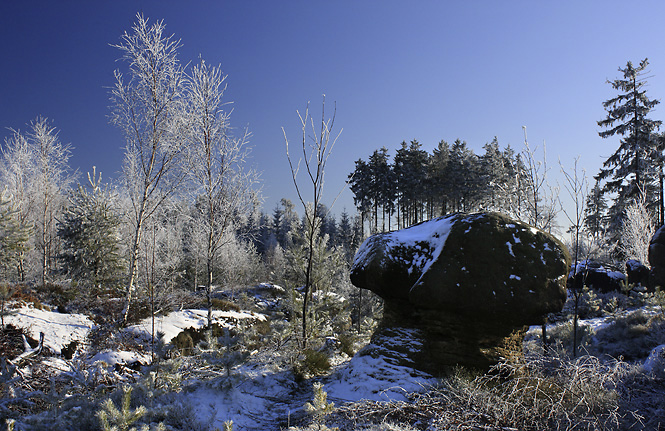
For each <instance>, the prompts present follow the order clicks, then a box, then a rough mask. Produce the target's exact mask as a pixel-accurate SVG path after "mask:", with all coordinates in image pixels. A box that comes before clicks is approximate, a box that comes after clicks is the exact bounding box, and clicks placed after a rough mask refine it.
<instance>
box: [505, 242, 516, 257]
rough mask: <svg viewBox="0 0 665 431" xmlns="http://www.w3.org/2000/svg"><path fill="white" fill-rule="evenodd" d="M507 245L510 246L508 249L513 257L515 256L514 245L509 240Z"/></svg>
mask: <svg viewBox="0 0 665 431" xmlns="http://www.w3.org/2000/svg"><path fill="white" fill-rule="evenodd" d="M506 245H507V246H508V251H509V252H510V255H511V256H512V257H515V253H513V245H512V244H511V243H510V242H507V243H506Z"/></svg>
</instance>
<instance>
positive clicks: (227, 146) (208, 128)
mask: <svg viewBox="0 0 665 431" xmlns="http://www.w3.org/2000/svg"><path fill="white" fill-rule="evenodd" d="M225 81H226V76H225V75H222V72H221V70H220V68H219V67H214V66H213V67H211V66H208V65H207V64H206V63H205V61H203V60H201V61H200V63H199V64H198V65H196V66H195V67H194V68H193V69H192V72H191V75H190V77H189V80H188V82H187V101H188V119H189V122H188V124H189V142H190V145H189V149H188V157H189V162H190V163H189V165H190V170H189V172H190V178H191V180H192V183H193V185H194V189H195V190H196V195H197V197H198V203H199V204H200V205H198V206H197V207H198V209H199V212H200V215H199V217H197V220H199V221H200V223H201V225H202V228H203V232H205V236H206V246H205V262H206V263H205V265H206V280H205V285H206V298H207V306H208V326H210V325H212V286H213V281H214V280H213V272H214V271H213V270H214V269H215V259H216V258H217V254H218V252H219V251H220V248H221V247H223V246H224V245H225V243H226V242H227V241H229V240H230V239H233V238H234V235H232V233H233V229H234V226H236V225H237V224H238V222H239V221H240V219H241V218H242V217H245V216H246V215H248V214H250V212H251V211H252V209H253V207H254V205H255V204H256V202H257V194H256V192H255V191H254V185H255V183H256V181H257V174H256V172H255V171H253V170H251V169H248V168H247V166H246V162H247V157H248V154H249V146H248V138H249V133H248V132H247V131H246V130H245V131H244V132H243V133H242V134H241V135H240V136H237V137H235V136H233V133H232V129H231V125H230V114H231V113H230V111H228V110H227V111H225V110H224V109H223V107H224V105H225V104H224V102H223V95H224V90H225V88H226V84H225Z"/></svg>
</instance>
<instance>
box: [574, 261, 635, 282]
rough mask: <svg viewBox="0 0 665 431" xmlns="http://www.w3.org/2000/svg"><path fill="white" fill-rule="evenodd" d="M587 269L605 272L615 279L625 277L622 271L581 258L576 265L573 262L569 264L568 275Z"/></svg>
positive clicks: (623, 278)
mask: <svg viewBox="0 0 665 431" xmlns="http://www.w3.org/2000/svg"><path fill="white" fill-rule="evenodd" d="M587 270H589V271H593V272H603V273H605V274H607V276H608V277H610V278H613V279H615V280H625V279H626V275H625V274H624V273H623V272H621V271H618V270H616V269H613V268H610V267H605V266H603V265H602V264H600V263H599V262H596V261H593V260H581V261H579V262H578V263H577V265H576V264H574V263H573V264H572V265H570V273H569V274H568V276H569V277H572V276H573V275H577V274H580V273H582V272H584V271H587Z"/></svg>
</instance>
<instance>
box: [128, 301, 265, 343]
mask: <svg viewBox="0 0 665 431" xmlns="http://www.w3.org/2000/svg"><path fill="white" fill-rule="evenodd" d="M241 320H250V321H251V320H254V321H257V320H258V321H263V320H266V316H264V315H263V314H258V313H248V312H238V311H219V310H213V312H212V321H213V323H218V324H219V325H221V326H223V327H232V326H235V325H236V324H237V323H238V322H239V321H241ZM207 323H208V311H207V310H191V309H190V310H181V311H174V312H172V313H169V314H168V315H167V316H158V317H155V334H157V333H163V334H164V342H165V343H170V342H171V340H172V339H174V338H175V337H176V336H177V335H178V334H179V333H181V332H182V331H183V330H185V329H187V328H195V329H200V328H203V327H205V326H206V325H207ZM127 331H129V332H131V333H133V334H135V335H136V336H137V337H145V338H148V339H149V338H150V334H152V319H151V318H149V317H148V318H146V319H143V320H142V321H141V322H140V323H138V324H136V325H132V326H129V327H128V328H127Z"/></svg>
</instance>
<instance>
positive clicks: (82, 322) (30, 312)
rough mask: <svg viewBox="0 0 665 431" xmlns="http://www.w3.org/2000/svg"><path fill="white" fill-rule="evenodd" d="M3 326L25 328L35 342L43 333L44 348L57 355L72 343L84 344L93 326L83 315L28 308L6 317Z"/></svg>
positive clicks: (20, 309) (25, 307)
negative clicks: (9, 325)
mask: <svg viewBox="0 0 665 431" xmlns="http://www.w3.org/2000/svg"><path fill="white" fill-rule="evenodd" d="M5 324H12V325H14V326H16V327H21V328H25V329H26V330H27V331H28V333H29V334H30V336H31V337H32V338H34V339H35V340H39V333H40V332H43V333H44V347H48V348H49V349H51V351H53V352H54V353H55V354H58V355H59V354H60V353H61V351H62V348H63V347H64V346H66V345H68V344H69V343H71V342H72V341H78V342H79V343H82V342H85V339H86V337H87V336H88V332H90V329H92V328H93V327H94V326H95V324H94V322H93V321H92V320H90V319H89V318H88V317H87V316H84V315H83V314H64V313H56V312H54V311H46V310H38V309H36V308H33V307H28V306H24V307H21V308H19V309H18V310H16V313H15V314H12V315H10V316H6V317H5Z"/></svg>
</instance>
